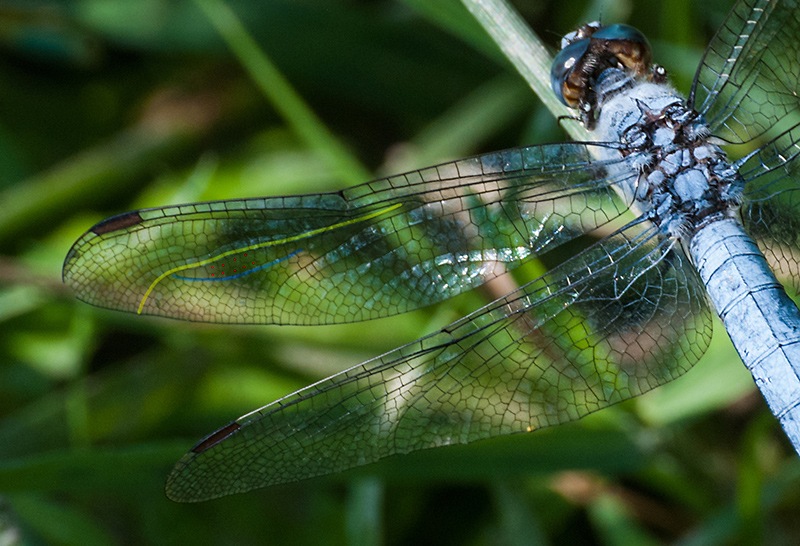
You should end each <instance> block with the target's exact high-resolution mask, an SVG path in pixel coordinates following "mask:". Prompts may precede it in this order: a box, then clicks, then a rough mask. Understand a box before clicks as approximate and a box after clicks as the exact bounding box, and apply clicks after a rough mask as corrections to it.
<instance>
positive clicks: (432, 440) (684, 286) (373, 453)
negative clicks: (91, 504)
mask: <svg viewBox="0 0 800 546" xmlns="http://www.w3.org/2000/svg"><path fill="white" fill-rule="evenodd" d="M710 336H711V321H710V313H709V311H708V308H707V306H706V300H705V295H704V291H703V288H702V286H701V284H700V281H699V279H698V278H697V276H696V273H695V272H694V270H693V268H692V267H691V265H690V264H689V261H688V260H687V258H686V257H685V256H684V254H683V253H682V251H681V250H680V248H679V247H678V246H675V245H674V243H672V242H670V241H667V240H663V239H660V238H659V235H658V234H657V230H655V229H654V228H652V227H648V228H644V227H642V226H633V227H630V228H629V229H628V230H626V231H625V232H621V233H617V234H616V235H614V236H611V237H609V238H606V239H603V240H601V241H600V242H598V243H595V244H594V245H592V246H591V247H589V248H588V249H587V250H585V251H584V252H582V253H580V254H578V255H576V256H574V257H573V258H571V259H569V260H567V261H565V262H564V263H563V264H562V265H560V266H559V267H557V268H555V269H554V270H552V271H551V272H549V273H548V274H546V275H545V276H543V277H541V278H539V279H537V280H535V281H532V282H530V283H529V284H527V285H525V286H523V287H521V288H520V289H518V290H516V291H515V292H513V293H511V294H509V295H508V296H506V297H504V298H501V299H499V300H497V301H495V302H493V303H491V304H489V305H488V306H486V307H484V308H482V309H480V310H478V311H476V312H474V313H472V314H470V315H468V316H466V317H464V318H463V319H461V320H459V321H457V322H455V323H453V324H451V325H450V326H447V327H446V328H444V329H442V330H441V331H440V332H438V333H436V334H433V335H431V336H428V337H424V338H422V339H420V340H418V341H415V342H413V343H411V344H409V345H406V346H404V347H401V348H399V349H396V350H394V351H391V352H389V353H386V354H385V355H383V356H381V357H378V358H375V359H373V360H370V361H367V362H365V363H363V364H361V365H358V366H355V367H353V368H350V369H349V370H346V371H344V372H341V373H339V374H337V375H334V376H332V377H330V378H328V379H325V380H323V381H320V382H319V383H317V384H314V385H311V386H310V387H307V388H305V389H302V390H300V391H298V392H296V393H294V394H292V395H289V396H287V397H285V398H283V399H281V400H278V401H276V402H274V403H272V404H270V405H268V406H265V407H264V408H261V409H260V410H257V411H255V412H253V413H250V414H248V415H245V416H243V417H241V418H240V419H238V420H236V421H234V422H233V423H231V424H229V425H227V426H226V427H224V428H222V429H220V430H219V431H217V432H216V433H214V434H212V435H211V436H209V437H208V438H206V439H205V440H204V441H202V442H200V443H199V444H198V445H197V446H195V448H194V449H193V450H192V451H190V452H189V453H188V454H186V455H185V456H184V457H183V458H182V459H181V460H180V461H179V462H178V463H177V465H176V467H175V469H174V470H173V472H172V474H171V475H170V477H169V478H168V483H167V494H168V495H169V496H170V497H171V498H173V499H174V500H179V501H198V500H204V499H208V498H213V497H218V496H222V495H226V494H230V493H235V492H242V491H246V490H250V489H253V488H257V487H263V486H266V485H270V484H276V483H281V482H287V481H293V480H299V479H303V478H308V477H311V476H317V475H321V474H326V473H331V472H337V471H341V470H343V469H346V468H350V467H354V466H358V465H363V464H366V463H369V462H372V461H376V460H378V459H381V458H383V457H386V456H389V455H392V454H395V453H407V452H410V451H414V450H418V449H425V448H430V447H435V446H440V445H446V444H459V443H466V442H471V441H474V440H478V439H482V438H488V437H492V436H497V435H501V434H509V433H513V432H522V431H530V430H533V429H538V428H542V427H546V426H550V425H555V424H558V423H563V422H565V421H571V420H574V419H577V418H579V417H581V416H583V415H586V414H588V413H590V412H593V411H596V410H599V409H601V408H604V407H606V406H609V405H611V404H614V403H616V402H619V401H621V400H624V399H627V398H630V397H632V396H636V395H638V394H640V393H643V392H645V391H648V390H650V389H652V388H654V387H656V386H657V385H660V384H662V383H665V382H667V381H669V380H671V379H673V378H675V377H676V376H678V375H680V374H682V373H683V372H685V371H686V370H687V369H688V368H689V367H691V366H692V365H693V364H694V363H695V362H696V361H697V360H698V359H699V358H700V357H701V356H702V354H703V353H704V352H705V350H706V348H707V346H708V343H709V340H710Z"/></svg>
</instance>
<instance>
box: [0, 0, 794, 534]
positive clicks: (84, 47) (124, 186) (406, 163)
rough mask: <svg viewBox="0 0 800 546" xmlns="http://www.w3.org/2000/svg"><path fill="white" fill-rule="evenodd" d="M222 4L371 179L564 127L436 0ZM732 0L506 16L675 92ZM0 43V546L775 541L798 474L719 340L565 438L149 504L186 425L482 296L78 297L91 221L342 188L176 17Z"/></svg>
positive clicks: (68, 24)
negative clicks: (212, 305) (667, 83)
mask: <svg viewBox="0 0 800 546" xmlns="http://www.w3.org/2000/svg"><path fill="white" fill-rule="evenodd" d="M226 1H227V4H228V5H229V6H231V7H232V8H233V9H234V10H235V12H236V14H237V15H238V16H239V17H240V18H241V20H242V22H243V23H244V24H245V25H246V28H247V29H248V31H249V32H250V33H252V36H253V37H254V38H255V40H256V41H257V43H258V45H259V48H260V50H261V51H262V52H263V54H265V55H266V56H268V57H269V58H270V59H271V60H272V61H273V62H274V63H275V64H276V65H277V66H278V67H279V68H280V70H281V71H282V72H283V74H284V75H285V76H286V78H287V79H288V80H289V82H290V83H291V84H292V85H293V86H294V88H295V89H296V91H297V92H298V93H299V94H300V95H301V96H302V97H303V99H304V100H305V101H306V102H307V103H308V105H309V106H310V107H311V108H312V109H313V111H314V112H316V114H317V115H318V117H319V118H320V120H321V121H322V123H323V124H324V127H326V128H327V130H328V131H330V132H331V133H332V134H333V135H334V136H335V138H336V139H337V140H338V142H339V143H340V144H341V145H342V146H343V147H345V148H346V149H347V150H349V151H350V152H351V153H352V154H353V155H354V156H355V157H356V158H357V159H358V160H360V162H362V163H363V166H364V167H363V170H364V171H366V172H370V173H372V174H373V175H380V174H390V173H394V172H401V171H403V170H408V169H411V168H416V167H422V166H426V165H429V164H433V163H436V162H440V161H444V160H448V159H454V158H458V157H462V156H465V155H470V154H474V153H477V152H481V151H489V150H493V149H499V148H504V147H509V146H515V145H520V144H531V143H543V142H548V141H560V140H563V139H564V138H565V137H564V135H563V133H562V131H561V130H560V128H559V126H558V124H557V123H556V121H555V120H554V119H553V118H552V116H550V114H549V113H547V112H546V111H545V110H544V109H543V108H542V107H540V106H539V102H538V100H537V98H536V97H535V96H534V95H533V94H532V93H531V92H530V91H529V90H528V89H527V88H526V86H525V85H524V84H523V82H522V81H521V79H520V78H519V77H518V76H517V75H516V74H515V73H514V72H513V70H512V69H511V68H510V65H509V64H508V63H507V62H505V61H504V60H503V59H502V57H501V55H500V54H499V53H498V52H497V51H496V50H495V49H493V45H492V43H491V42H490V41H489V39H488V38H487V37H486V36H485V35H484V34H483V32H482V30H481V29H480V28H479V27H478V26H477V24H476V23H475V22H474V21H473V20H472V19H471V18H470V16H469V15H468V14H467V13H466V11H465V10H464V9H463V7H461V5H460V3H458V2H457V1H454V0H452V1H451V0H447V1H445V0H437V1H436V2H428V1H426V0H395V1H389V0H373V1H366V0H362V1H359V0H264V1H260V2H251V1H247V0H226ZM731 3H732V2H731V1H730V0H713V1H707V2H703V3H699V2H690V1H689V0H669V1H662V2H634V1H623V0H619V1H614V0H607V1H603V2H601V1H596V2H588V1H586V2H581V1H574V0H572V1H570V2H564V1H543V0H535V1H533V0H532V1H529V2H522V1H520V2H516V5H517V6H518V8H519V9H520V11H521V12H522V13H523V15H524V16H525V18H526V19H527V20H528V22H529V23H530V25H531V26H532V27H533V29H534V30H535V32H536V33H537V34H539V35H540V36H541V37H542V38H543V39H544V41H545V42H547V43H548V44H550V45H552V46H553V47H555V46H556V45H557V44H558V42H559V40H560V36H561V35H562V34H564V33H566V32H568V31H570V30H572V29H573V28H574V27H576V26H577V25H579V24H581V23H584V22H587V21H589V20H594V19H598V18H599V19H601V20H603V21H604V22H628V23H630V24H632V25H634V26H637V27H638V28H640V29H641V30H642V31H644V32H645V34H646V35H647V36H648V37H649V38H650V40H651V42H652V45H653V46H654V50H655V58H656V60H657V61H658V62H659V63H661V64H663V65H664V66H665V67H666V68H667V69H668V70H669V72H670V74H671V76H672V79H673V81H674V82H675V84H676V85H677V86H678V87H679V88H680V89H681V90H683V91H688V89H689V86H690V84H691V78H692V76H693V74H694V69H695V67H696V66H697V62H698V60H699V58H700V55H701V54H702V51H703V48H704V46H705V44H706V43H707V42H708V40H709V39H710V37H711V35H712V34H713V31H714V30H715V29H716V28H717V27H718V26H719V24H720V23H721V21H722V19H723V17H724V15H725V13H726V11H727V10H728V9H729V7H730V5H731ZM0 48H1V49H0V543H2V544H15V543H26V544H111V543H119V544H143V543H154V544H155V543H157V544H171V543H174V544H191V543H194V544H206V543H208V544H251V543H252V544H345V543H349V544H365V545H366V544H387V545H391V544H509V545H517V544H519V545H522V544H603V545H617V544H620V545H623V544H625V545H629V544H662V543H677V544H684V545H690V544H698V545H700V544H702V545H708V544H732V543H737V544H738V543H741V544H756V543H761V542H764V543H769V544H796V543H797V542H798V541H800V519H798V517H797V514H798V506H799V505H798V501H800V459H798V457H797V455H796V454H794V452H793V451H792V449H791V447H790V446H789V444H788V442H787V441H786V440H785V438H784V437H783V436H782V434H781V432H780V431H779V428H778V425H777V424H776V422H775V421H774V419H773V418H772V417H771V415H770V414H769V411H768V410H767V408H766V406H765V405H764V404H763V402H762V401H761V398H760V396H759V395H758V393H757V392H756V391H755V389H754V386H753V385H752V381H751V380H750V378H749V375H748V374H747V372H746V371H745V370H744V368H743V366H742V365H741V362H740V361H739V359H738V357H737V355H736V354H735V352H734V351H733V349H732V347H731V345H730V343H729V341H728V340H727V337H726V336H725V334H724V332H723V331H722V329H721V327H717V331H716V334H717V335H716V336H715V338H714V341H713V343H712V348H711V350H710V351H709V353H708V354H707V355H706V357H705V358H704V359H703V360H702V361H701V362H700V364H698V365H697V366H696V367H695V369H694V370H692V371H691V372H689V373H688V374H687V375H686V376H684V377H682V378H681V379H679V380H677V381H675V382H673V383H672V384H670V385H667V386H666V387H663V388H661V389H659V390H657V391H655V392H652V393H649V394H647V395H644V396H642V397H640V398H639V399H635V400H632V401H630V402H626V403H623V404H620V405H618V406H616V407H613V408H610V409H608V410H605V411H602V412H599V413H597V414H595V415H592V416H590V417H589V418H587V419H585V420H583V421H581V422H578V423H575V424H571V425H566V426H562V427H559V428H556V429H553V430H546V431H542V432H537V433H534V434H527V435H518V436H515V437H506V438H500V439H496V440H492V441H487V442H481V443H478V444H474V445H471V446H465V447H454V448H443V449H437V450H432V451H427V452H420V453H416V454H413V455H409V456H404V457H395V458H393V459H390V460H386V461H384V462H381V463H379V464H377V465H373V466H371V467H367V468H363V469H360V470H357V471H353V472H350V473H347V474H343V475H336V476H331V477H327V478H320V479H314V480H309V481H306V482H302V483H297V484H289V485H285V486H279V487H272V488H269V489H264V490H260V491H255V492H251V493H247V494H243V495H237V496H233V497H228V498H224V499H220V500H216V501H211V502H207V503H202V504H195V505H180V504H175V503H172V502H170V501H168V500H167V499H166V498H165V496H164V493H163V484H164V479H165V477H166V474H167V472H168V471H169V469H170V467H171V465H172V464H173V463H174V462H175V461H176V460H177V459H178V458H179V457H180V455H181V454H183V452H185V451H186V450H187V449H189V448H190V447H191V446H192V445H193V444H194V443H195V442H196V441H197V440H198V439H199V438H201V437H202V436H204V435H205V434H207V433H209V432H211V431H212V430H214V429H215V428H217V427H219V426H221V425H223V424H225V423H226V422H228V421H230V420H231V419H233V418H235V417H237V416H238V415H240V414H242V413H245V412H248V411H250V410H252V409H254V408H256V407H259V406H262V405H264V404H266V403H268V402H271V401H272V400H274V399H275V398H277V397H280V396H282V395H284V394H287V393H289V392H291V391H293V390H295V389H297V388H299V387H302V386H304V385H306V384H308V383H310V382H313V381H315V380H317V379H320V378H322V377H325V376H327V375H329V374H331V373H333V372H335V371H338V370H341V369H344V368H345V367H348V366H350V365H353V364H356V363H358V362H360V361H362V360H364V359H366V358H369V357H370V356H374V355H377V354H380V353H382V352H384V351H386V350H389V349H391V348H394V347H396V346H398V345H400V344H402V343H405V342H407V341H410V340H412V339H415V338H416V337H419V336H420V335H423V334H425V333H428V332H431V331H433V330H435V329H437V328H439V327H441V326H443V325H445V324H447V323H449V322H451V321H452V320H454V319H456V318H458V317H459V316H462V315H463V314H465V313H467V312H469V311H470V310H472V309H474V308H475V307H477V306H478V305H480V304H481V303H482V302H483V301H485V299H482V298H485V296H484V295H482V294H480V293H478V294H475V293H473V294H468V295H466V296H464V297H459V298H457V299H456V300H455V301H452V302H447V303H444V304H441V305H437V306H434V307H431V308H427V309H424V310H422V311H418V312H414V313H410V314H408V315H403V316H399V317H393V318H389V319H383V320H379V321H373V322H369V323H362V324H355V325H343V326H336V327H316V328H300V327H277V326H251V327H231V326H222V325H220V326H215V325H199V324H191V323H183V322H178V321H171V320H165V319H155V318H147V317H138V316H134V315H126V314H122V313H118V312H112V311H104V310H98V309H94V308H90V307H89V306H87V305H85V304H83V303H80V302H78V301H76V300H75V299H74V298H73V297H72V296H71V294H70V293H69V291H68V290H67V289H65V287H64V286H63V285H62V284H61V281H60V268H61V263H62V261H63V259H64V256H65V255H66V253H67V251H68V249H69V247H70V245H71V243H72V242H73V241H74V240H75V239H76V238H77V237H78V236H79V235H80V234H81V233H82V232H83V231H85V230H86V229H88V228H89V227H90V226H91V225H92V224H94V223H95V222H97V221H99V220H101V219H102V218H104V217H106V216H109V215H112V214H115V213H119V212H124V211H126V210H129V209H132V208H139V207H146V206H156V205H165V204H170V203H181V202H189V201H198V200H209V199H225V198H233V197H250V196H261V195H280V194H286V193H307V192H319V191H326V190H334V189H338V188H341V187H344V186H345V185H349V184H353V183H355V182H357V181H358V179H359V178H360V177H361V176H362V175H361V174H359V172H358V169H354V170H351V171H349V172H348V171H343V170H342V169H335V168H332V167H331V165H330V164H329V163H328V162H327V161H326V159H325V158H324V157H322V156H321V155H320V154H319V153H318V152H316V151H314V150H313V149H312V148H311V147H309V145H307V144H306V141H305V140H304V139H303V138H301V137H300V136H298V134H297V133H296V132H295V131H294V130H293V129H292V128H290V127H289V126H288V125H287V124H286V123H285V122H284V121H283V119H282V117H281V115H280V114H279V113H278V112H279V111H280V106H278V107H276V105H275V104H274V103H271V102H270V101H269V100H268V99H267V98H266V97H265V96H264V94H262V93H261V92H260V91H259V89H258V88H257V86H256V85H255V84H254V83H253V81H252V80H251V78H250V77H249V76H248V75H247V73H246V72H245V71H244V70H243V69H242V63H241V59H237V58H236V57H235V56H233V55H232V54H231V53H230V52H229V50H228V48H227V47H226V45H225V44H224V43H223V41H222V40H221V39H220V38H219V37H218V35H217V33H216V31H215V30H214V29H213V27H212V26H211V25H209V23H208V20H207V18H206V17H205V16H204V15H203V13H202V12H201V11H199V10H198V8H197V6H196V4H195V3H194V2H192V1H189V0H182V1H168V0H142V1H139V2H130V1H128V0H72V1H69V2H68V1H61V2H59V1H55V0H40V1H16V2H15V1H6V2H3V3H2V5H0ZM277 100H278V101H280V100H281V99H280V97H278V99H277ZM311 130H312V132H313V131H322V130H323V128H322V126H318V127H312V129H311ZM717 326H718V325H717Z"/></svg>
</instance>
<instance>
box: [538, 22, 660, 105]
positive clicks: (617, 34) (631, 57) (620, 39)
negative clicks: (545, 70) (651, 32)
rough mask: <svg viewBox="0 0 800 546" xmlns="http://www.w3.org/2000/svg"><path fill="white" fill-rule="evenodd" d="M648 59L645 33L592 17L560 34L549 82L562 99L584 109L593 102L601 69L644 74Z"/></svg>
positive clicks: (648, 50) (646, 70) (646, 69)
mask: <svg viewBox="0 0 800 546" xmlns="http://www.w3.org/2000/svg"><path fill="white" fill-rule="evenodd" d="M651 59H652V54H651V50H650V44H649V43H648V41H647V38H645V37H644V34H642V33H641V32H639V31H638V30H636V29H635V28H633V27H631V26H628V25H610V26H602V25H600V23H599V22H597V21H595V22H593V23H588V24H586V25H583V26H582V27H581V28H579V29H578V30H575V31H573V32H570V33H569V34H567V35H566V36H564V38H562V40H561V51H559V53H558V54H557V55H556V58H555V59H554V60H553V66H552V68H551V69H550V84H551V85H552V87H553V91H554V92H555V94H556V96H557V97H558V98H559V99H560V100H561V102H563V103H564V104H566V105H567V106H569V107H571V108H580V109H581V110H585V109H586V108H587V107H588V108H591V107H592V106H593V105H594V103H595V100H594V84H595V82H596V81H597V79H598V78H599V76H600V74H602V73H603V71H605V70H606V69H609V68H617V69H621V70H623V71H625V72H626V73H630V74H632V75H634V76H637V77H641V76H645V75H647V74H648V73H650V72H651ZM587 105H588V106H587Z"/></svg>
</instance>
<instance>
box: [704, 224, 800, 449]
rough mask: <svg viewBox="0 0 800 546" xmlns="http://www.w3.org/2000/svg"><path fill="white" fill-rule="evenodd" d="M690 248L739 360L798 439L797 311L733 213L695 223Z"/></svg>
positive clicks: (799, 351)
mask: <svg viewBox="0 0 800 546" xmlns="http://www.w3.org/2000/svg"><path fill="white" fill-rule="evenodd" d="M690 253H691V256H692V259H693V260H694V262H695V264H696V267H697V270H698V272H699V273H700V277H701V278H702V280H703V283H704V284H705V285H706V289H707V291H708V295H709V298H710V299H711V301H712V302H713V304H714V306H715V307H716V309H717V312H718V313H719V316H720V318H721V319H722V322H723V323H724V324H725V328H726V329H727V331H728V335H729V336H730V338H731V341H733V345H734V347H736V350H737V351H738V353H739V355H740V356H741V358H742V361H743V362H744V364H745V366H747V368H748V369H749V370H750V372H751V373H752V374H753V379H755V381H756V384H757V385H758V388H759V389H760V390H761V392H762V394H763V395H764V398H765V399H766V401H767V404H768V405H769V407H770V409H771V410H772V412H773V413H774V415H775V416H776V417H777V418H778V420H779V421H780V422H781V425H782V426H783V428H784V430H785V431H786V433H787V435H788V436H789V438H790V440H791V441H792V444H793V445H795V446H797V445H800V433H798V429H799V427H798V424H800V407H798V405H799V404H800V370H798V368H797V366H798V363H800V311H798V309H797V306H796V305H795V304H794V302H792V300H791V299H789V296H787V295H786V292H785V291H784V289H783V287H782V286H781V284H780V283H779V282H778V280H777V279H776V278H775V276H774V275H773V274H772V271H771V270H770V268H769V266H768V265H767V261H766V259H765V258H764V255H763V254H762V253H761V252H760V251H759V249H758V247H757V246H756V244H755V242H754V241H753V240H752V239H751V238H750V236H748V235H747V233H745V231H744V229H743V227H742V226H741V224H739V222H737V221H736V220H735V219H732V218H726V219H723V220H720V221H718V222H713V223H710V224H708V225H707V226H705V227H704V228H702V229H700V230H699V231H698V232H697V234H696V235H695V236H694V238H693V239H692V242H691V245H690Z"/></svg>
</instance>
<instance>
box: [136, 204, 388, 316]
mask: <svg viewBox="0 0 800 546" xmlns="http://www.w3.org/2000/svg"><path fill="white" fill-rule="evenodd" d="M402 206H403V204H402V203H395V204H394V205H391V206H389V207H386V208H383V209H380V210H376V211H375V212H370V213H368V214H364V215H363V216H359V217H357V218H351V219H350V220H345V221H343V222H339V223H337V224H333V225H331V226H325V227H322V228H318V229H312V230H311V231H306V232H305V233H300V234H298V235H292V236H290V237H286V238H284V239H278V240H276V241H266V242H263V243H255V244H252V245H248V246H245V247H240V248H234V249H232V250H228V251H226V252H222V253H220V254H217V255H215V256H212V257H210V258H206V259H205V260H200V261H198V262H192V263H188V264H183V265H179V266H177V267H173V268H172V269H168V270H167V271H164V272H163V273H162V274H161V275H159V276H158V277H156V278H155V280H154V281H153V282H152V283H150V286H149V287H148V288H147V290H146V291H145V293H144V296H142V301H141V302H139V308H138V309H137V310H136V313H137V314H142V311H143V310H144V305H145V303H146V302H147V298H149V297H150V294H152V293H153V290H155V287H156V286H157V285H158V283H160V282H161V281H163V280H164V279H166V278H167V277H169V276H170V275H174V274H175V273H178V272H180V271H186V270H188V269H193V268H195V267H203V266H204V265H208V264H210V263H213V262H216V261H218V260H221V259H223V258H226V257H228V256H230V255H232V254H239V253H241V252H247V251H249V250H256V249H259V248H266V247H270V246H277V245H282V244H286V243H292V242H294V241H300V240H302V239H308V238H309V237H313V236H315V235H319V234H320V233H325V232H327V231H333V230H335V229H339V228H342V227H345V226H351V225H353V224H357V223H359V222H366V221H367V220H371V219H373V218H377V217H378V216H383V215H384V214H387V213H389V212H392V211H393V210H397V209H398V208H400V207H402Z"/></svg>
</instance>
